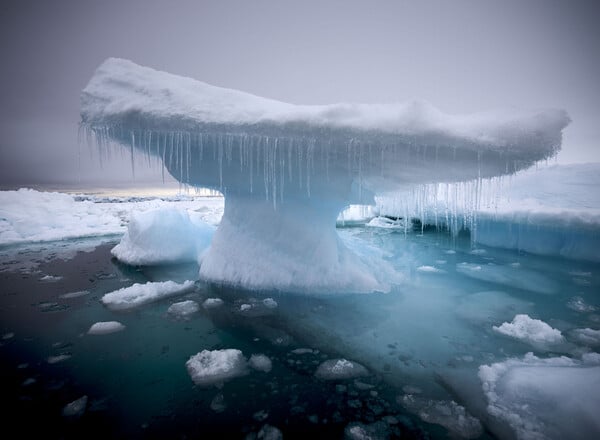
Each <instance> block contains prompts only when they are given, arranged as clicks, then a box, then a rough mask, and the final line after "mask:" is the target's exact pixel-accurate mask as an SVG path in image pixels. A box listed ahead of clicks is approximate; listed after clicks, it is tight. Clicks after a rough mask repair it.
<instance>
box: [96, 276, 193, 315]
mask: <svg viewBox="0 0 600 440" xmlns="http://www.w3.org/2000/svg"><path fill="white" fill-rule="evenodd" d="M193 287H194V282H193V281H189V280H188V281H185V282H183V283H181V284H179V283H176V282H174V281H163V282H156V283H152V282H148V283H145V284H139V283H136V284H134V285H133V286H129V287H124V288H122V289H119V290H115V291H114V292H110V293H107V294H105V295H104V296H103V297H102V298H101V300H100V301H102V304H104V305H105V306H107V307H108V308H109V309H111V310H130V309H134V308H136V307H140V306H142V305H144V304H148V303H151V302H154V301H158V300H161V299H163V298H167V297H169V296H174V295H179V294H181V293H185V292H188V291H189V290H191V289H192V288H193Z"/></svg>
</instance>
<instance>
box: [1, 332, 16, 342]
mask: <svg viewBox="0 0 600 440" xmlns="http://www.w3.org/2000/svg"><path fill="white" fill-rule="evenodd" d="M14 337H15V334H14V333H13V332H8V333H4V334H3V335H2V340H3V341H7V340H9V339H12V338H14Z"/></svg>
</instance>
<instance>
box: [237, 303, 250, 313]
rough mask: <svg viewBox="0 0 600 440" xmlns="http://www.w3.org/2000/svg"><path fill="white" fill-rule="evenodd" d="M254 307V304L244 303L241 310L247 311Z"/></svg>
mask: <svg viewBox="0 0 600 440" xmlns="http://www.w3.org/2000/svg"><path fill="white" fill-rule="evenodd" d="M251 308H252V306H251V305H250V304H242V305H241V306H240V311H242V312H247V311H248V310H250V309H251Z"/></svg>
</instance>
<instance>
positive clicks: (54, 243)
mask: <svg viewBox="0 0 600 440" xmlns="http://www.w3.org/2000/svg"><path fill="white" fill-rule="evenodd" d="M586 167H588V166H586ZM555 168H562V167H550V168H548V170H545V169H542V170H540V171H539V173H547V172H556V171H550V170H554V169H555ZM570 168H571V170H572V172H573V173H574V174H576V178H577V179H579V180H578V182H579V183H578V184H577V187H578V188H579V190H581V188H583V187H584V184H583V182H582V181H581V179H580V176H581V175H583V174H584V173H582V172H580V171H581V169H580V168H578V167H570ZM596 170H598V167H596ZM559 171H563V170H560V169H559ZM533 172H534V171H532V173H533ZM559 174H561V175H562V176H563V178H564V177H565V176H566V175H567V174H568V173H559ZM590 174H593V175H595V174H594V173H590ZM541 175H542V176H543V175H544V174H541ZM516 178H518V177H516ZM516 178H515V180H516ZM574 180H575V178H574ZM590 187H591V188H594V187H595V186H594V184H592V185H590ZM514 188H516V186H514ZM511 191H512V190H511ZM573 191H575V190H573ZM575 192H576V191H575ZM21 193H22V194H23V196H24V197H23V201H22V204H23V206H30V208H27V209H30V210H32V211H30V212H34V213H39V215H38V217H37V219H36V218H34V216H30V218H29V219H28V221H30V222H33V221H34V220H36V221H37V222H38V223H37V224H41V223H43V222H44V221H47V222H48V224H49V225H52V227H51V228H49V229H48V230H47V231H46V232H44V235H42V234H41V233H36V228H37V226H36V225H35V224H33V223H29V224H25V225H23V223H22V222H20V220H19V219H20V218H21V217H19V203H17V202H14V203H12V204H11V203H3V204H2V205H1V206H2V209H3V211H2V219H3V222H4V223H3V228H4V229H3V231H6V233H7V235H6V236H7V237H13V238H14V237H15V236H17V234H18V236H19V237H21V238H20V239H19V240H14V239H7V240H6V242H4V243H3V245H2V248H1V251H2V257H1V263H2V270H1V271H0V277H1V278H0V279H1V284H2V292H3V295H2V297H1V302H0V318H1V319H0V323H1V328H0V333H1V334H2V335H3V336H2V339H1V340H0V344H1V346H0V356H1V357H2V362H1V365H2V367H1V368H2V377H3V383H4V388H5V390H6V391H5V393H3V397H2V399H3V407H5V408H9V410H8V413H7V417H8V420H11V419H12V418H13V417H12V416H14V419H15V420H16V419H17V417H18V416H19V417H21V416H23V415H24V414H27V415H28V416H29V417H37V419H38V420H40V423H44V426H46V427H47V430H48V433H49V435H50V436H51V437H65V436H67V437H68V436H71V437H73V436H80V437H81V436H84V435H89V433H90V432H94V433H96V434H104V435H105V436H107V437H111V436H112V437H128V438H142V437H165V436H167V437H169V436H170V437H172V436H174V435H177V436H183V435H185V436H188V437H193V436H199V435H204V436H217V435H221V436H229V437H234V438H244V437H245V436H246V435H248V434H252V433H254V434H258V433H259V432H260V431H261V430H262V431H263V433H264V432H266V431H269V430H271V428H273V429H277V430H278V431H277V432H280V433H281V434H282V435H283V438H304V437H306V436H307V435H312V436H327V437H328V438H343V437H344V435H346V436H347V438H354V437H351V435H354V434H356V435H358V434H361V433H362V434H365V433H367V434H369V433H370V434H369V435H371V436H373V438H400V437H402V438H427V437H428V438H440V439H443V438H448V437H453V438H456V437H458V438H500V439H512V438H523V439H530V438H535V439H538V438H549V439H558V438H576V439H587V438H595V437H597V436H598V435H600V427H599V426H598V422H597V418H596V416H595V415H596V414H598V413H599V412H600V403H599V402H598V399H597V396H599V395H600V371H599V367H598V355H597V354H596V351H597V350H598V348H599V346H600V342H599V341H600V336H599V335H600V314H598V310H600V298H599V297H598V292H599V291H600V289H599V287H600V278H599V274H600V267H599V266H598V262H597V260H595V259H586V258H585V256H573V255H570V256H568V257H567V256H565V255H564V254H562V253H560V252H557V253H552V254H547V255H544V254H534V253H529V252H527V251H524V250H523V249H518V248H513V247H511V246H507V247H497V246H486V245H483V244H481V243H478V242H477V241H473V240H472V238H473V237H472V236H471V235H470V234H469V232H467V231H466V230H461V231H458V232H457V233H453V232H452V231H447V230H444V229H443V228H439V229H435V228H433V227H431V226H428V223H427V222H421V220H420V219H417V218H416V217H415V218H414V219H410V220H409V219H402V220H400V219H398V217H396V218H388V217H376V216H378V215H379V216H381V215H382V213H381V211H380V210H381V206H376V207H374V208H369V209H367V208H364V209H363V208H353V209H354V212H353V213H351V215H348V216H346V218H347V219H348V218H352V221H351V222H347V223H345V224H344V222H338V226H339V227H338V229H337V232H336V233H337V235H338V236H339V239H340V240H341V241H342V242H343V243H344V244H345V246H347V247H348V248H349V249H352V251H353V252H354V253H355V254H357V255H359V256H361V257H362V258H372V259H371V261H372V262H373V261H376V262H379V261H381V262H384V263H385V265H386V272H385V273H388V274H390V276H392V275H393V277H392V278H390V282H389V284H390V289H389V292H388V293H371V294H364V293H363V294H352V293H347V292H344V291H339V292H336V291H329V292H320V293H319V292H314V293H312V294H309V295H307V294H306V293H303V294H293V293H288V292H285V291H281V290H260V291H249V290H245V289H240V288H235V287H228V286H221V285H218V284H213V283H209V282H206V281H204V280H202V279H201V278H200V276H199V274H200V272H199V266H198V261H197V260H195V259H193V258H192V259H190V258H182V259H181V261H178V263H177V264H173V261H174V260H173V259H172V258H171V257H169V258H165V260H164V261H163V262H159V261H153V262H152V264H151V265H127V264H124V263H121V262H119V261H118V260H117V259H116V258H114V257H113V255H112V254H111V249H113V248H114V247H115V246H116V245H117V244H118V243H119V241H120V240H126V239H125V236H126V230H127V227H128V225H131V224H132V223H131V222H130V219H131V218H132V216H131V214H130V213H131V212H138V211H140V212H142V211H147V212H150V214H149V215H150V217H149V218H151V219H153V221H154V220H156V219H154V218H153V217H152V215H153V214H152V210H154V209H157V208H160V209H166V208H168V209H171V208H173V209H174V210H173V211H172V212H176V213H181V212H182V211H181V210H182V209H183V210H185V212H187V213H190V214H189V216H188V218H189V219H191V217H192V216H193V215H196V213H199V214H201V215H203V216H204V220H205V222H206V223H211V224H212V225H215V224H218V222H219V219H220V213H222V209H223V199H222V198H203V197H198V198H195V199H193V200H183V201H182V200H179V201H164V200H145V201H139V202H134V201H124V200H123V199H120V200H118V201H117V200H114V201H112V202H109V201H106V200H104V201H102V202H99V203H94V202H91V201H90V199H89V198H88V197H86V196H81V197H74V196H67V195H65V194H48V193H36V192H34V191H29V190H27V191H25V190H24V191H20V192H1V193H0V198H3V199H2V200H10V198H11V197H12V198H15V197H17V196H18V195H19V194H21ZM530 194H533V192H531V193H530ZM573 198H575V197H573ZM512 200H515V197H514V196H513V198H512ZM568 202H569V203H570V202H572V200H569V201H568ZM28 204H29V205H28ZM558 205H560V200H557V201H556V204H555V206H558ZM11 206H14V207H15V208H14V211H15V212H11V210H10V209H11V208H10V207H11ZM519 206H521V205H520V204H519ZM597 206H598V205H592V206H590V207H589V212H590V213H593V210H594V209H596V207H597ZM96 209H97V211H96ZM578 209H579V208H578ZM586 209H587V208H586ZM33 210H35V211H33ZM377 210H379V211H377ZM584 210H585V209H584V208H581V211H584ZM82 215H83V216H84V217H81V216H82ZM554 215H555V217H554V219H555V220H554V222H555V223H556V224H557V225H559V227H560V228H562V230H566V226H565V225H564V223H561V221H562V220H563V219H562V218H561V215H560V211H556V213H555V214H554ZM107 217H109V218H112V219H113V220H111V221H108V222H105V224H108V225H111V224H114V225H117V224H118V229H117V228H116V227H115V228H112V226H111V228H110V229H107V230H106V232H105V233H104V234H105V235H102V236H99V235H98V234H89V233H88V232H87V230H86V229H85V228H83V227H82V228H81V229H79V230H76V229H75V225H78V223H77V218H87V220H86V221H87V222H88V223H89V224H91V225H93V224H99V223H101V222H102V221H103V219H106V218H107ZM134 217H135V216H134ZM389 217H393V216H392V215H390V216H389ZM184 218H185V217H184ZM373 218H385V219H387V220H389V221H390V222H396V223H397V224H398V225H400V224H401V227H400V226H399V227H395V228H389V227H386V226H385V225H384V226H383V227H374V226H373V225H371V226H367V223H368V222H370V221H371V220H372V219H373ZM532 218H534V217H530V220H529V221H530V226H531V227H535V224H534V223H531V222H532V220H531V219H532ZM545 218H546V219H547V218H548V217H545ZM211 219H212V221H211ZM169 221H170V220H169ZM111 222H114V223H111ZM384 223H385V222H383V220H382V224H384ZM79 226H81V225H79ZM27 228H31V229H30V230H28V229H27ZM153 228H154V229H153ZM153 228H150V229H145V231H150V232H151V231H152V230H158V231H159V232H160V231H161V228H160V225H155V226H153ZM40 230H41V229H40ZM597 233H598V230H597V229H596V234H597ZM30 237H31V238H30ZM57 237H59V238H57ZM44 238H46V239H47V240H48V241H40V240H42V239H44ZM181 238H185V237H181ZM178 239H179V237H177V236H175V237H173V236H170V237H169V245H171V246H173V248H174V249H179V247H178V246H179V245H180V244H181V243H177V240H178ZM11 240H12V241H11ZM143 242H144V241H142V242H141V243H143ZM148 246H149V249H152V248H153V247H154V246H155V245H154V243H153V241H152V240H149V241H148ZM198 252H200V251H198ZM187 280H191V281H188V282H187V283H186V281H187ZM121 289H124V290H121ZM111 292H113V293H114V292H121V293H124V294H125V296H127V298H125V299H126V300H127V301H126V304H128V305H129V304H133V305H135V307H134V308H131V309H129V307H128V308H127V310H116V311H113V310H111V308H110V307H106V306H105V305H103V304H102V301H101V300H102V298H103V297H104V296H105V295H107V294H110V293H111ZM162 295H165V296H162ZM121 300H123V298H122V297H121ZM138 300H139V301H141V302H142V303H143V304H140V303H138V302H137V301H138ZM150 300H152V302H149V301H150ZM200 304H202V307H199V305H200ZM188 312H190V313H188ZM98 324H100V325H98ZM120 326H123V327H124V330H123V331H114V332H113V331H112V330H114V329H117V328H121V327H120ZM92 328H96V329H98V330H100V332H101V333H102V335H99V336H96V335H94V334H89V333H88V332H89V331H90V330H91V329H92ZM109 330H110V331H109ZM92 333H94V332H92ZM229 350H231V351H229ZM201 353H204V355H203V356H200V357H197V356H198V355H199V354H201ZM195 356H196V357H195ZM192 359H194V360H193V361H191V362H190V363H189V366H188V367H186V362H189V361H190V360H192ZM248 367H251V368H248ZM338 373H339V374H338ZM351 373H352V374H351ZM354 373H356V374H354ZM194 380H196V381H198V383H200V384H201V386H200V385H199V386H194ZM82 396H87V400H86V401H85V403H83V401H82V400H79V399H81V398H82ZM65 411H66V412H65ZM63 414H64V415H63ZM71 414H72V415H71ZM269 432H275V431H269ZM362 434H361V435H362Z"/></svg>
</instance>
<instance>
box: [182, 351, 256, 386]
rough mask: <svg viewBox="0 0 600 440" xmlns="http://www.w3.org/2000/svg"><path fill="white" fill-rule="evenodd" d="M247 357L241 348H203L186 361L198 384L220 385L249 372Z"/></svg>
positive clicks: (189, 371) (192, 376)
mask: <svg viewBox="0 0 600 440" xmlns="http://www.w3.org/2000/svg"><path fill="white" fill-rule="evenodd" d="M246 364H247V363H246V358H245V357H244V355H243V354H242V352H241V351H240V350H235V349H231V348H230V349H223V350H212V351H209V350H202V351H201V352H199V353H198V354H195V355H194V356H192V357H190V358H189V360H188V361H187V362H186V363H185V366H186V368H187V371H188V374H189V375H190V377H191V378H192V380H193V381H194V383H195V384H196V385H202V386H210V385H219V384H221V383H223V382H224V381H227V380H230V379H233V378H235V377H239V376H243V375H245V374H246V373H247V368H246Z"/></svg>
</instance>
